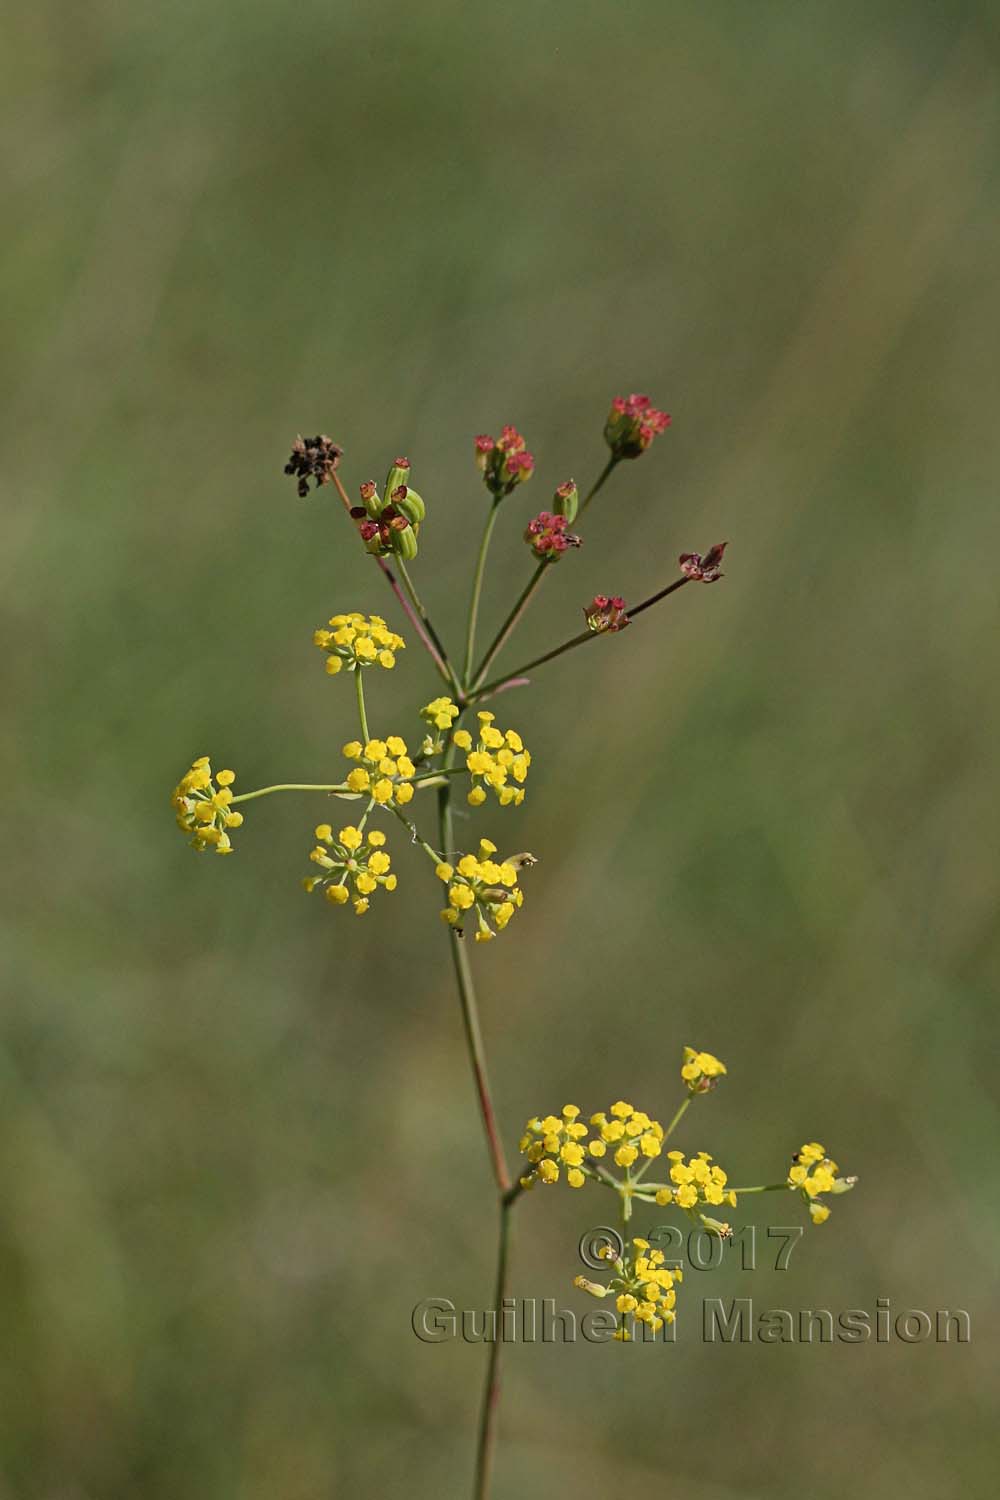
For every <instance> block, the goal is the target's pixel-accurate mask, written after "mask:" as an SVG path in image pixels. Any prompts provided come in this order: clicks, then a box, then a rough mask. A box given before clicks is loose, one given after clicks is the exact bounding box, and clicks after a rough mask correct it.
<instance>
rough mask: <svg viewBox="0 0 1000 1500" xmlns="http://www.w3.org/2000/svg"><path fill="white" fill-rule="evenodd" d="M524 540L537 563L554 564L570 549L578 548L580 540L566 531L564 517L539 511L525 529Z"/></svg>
mask: <svg viewBox="0 0 1000 1500" xmlns="http://www.w3.org/2000/svg"><path fill="white" fill-rule="evenodd" d="M524 540H525V541H526V542H527V543H528V545H529V546H530V548H531V550H532V552H533V553H534V554H535V556H536V557H537V558H538V560H539V562H556V561H557V560H558V559H559V558H560V557H562V555H563V553H564V552H566V551H567V550H568V549H569V548H570V547H579V546H580V538H579V537H578V536H574V535H573V533H572V532H571V531H567V530H566V517H565V516H554V515H552V513H551V512H550V511H547V510H543V511H539V513H538V515H537V516H535V518H534V520H533V521H529V522H528V525H527V527H526V529H525V533H524Z"/></svg>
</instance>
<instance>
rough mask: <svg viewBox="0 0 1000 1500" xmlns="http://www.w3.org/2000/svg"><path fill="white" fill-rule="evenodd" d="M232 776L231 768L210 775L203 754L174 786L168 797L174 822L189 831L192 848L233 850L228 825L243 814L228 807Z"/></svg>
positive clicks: (236, 825)
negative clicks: (175, 818)
mask: <svg viewBox="0 0 1000 1500" xmlns="http://www.w3.org/2000/svg"><path fill="white" fill-rule="evenodd" d="M235 780H236V773H235V772H234V771H219V772H218V774H217V775H216V776H214V777H213V775H212V764H211V761H210V760H209V758H208V756H207V755H202V756H199V758H198V759H197V760H196V761H195V763H194V765H193V766H192V767H191V769H190V771H188V772H187V773H186V775H184V776H182V777H181V779H180V781H179V782H178V784H177V786H175V787H174V790H173V794H172V796H171V798H170V801H171V805H172V806H173V809H174V811H175V813H176V814H177V826H178V828H182V829H183V830H184V832H185V833H189V834H190V835H191V839H190V842H191V846H192V848H194V849H197V850H199V851H201V850H203V849H214V850H215V852H216V854H231V853H232V849H233V846H232V843H231V841H230V838H229V829H230V828H239V826H240V824H241V823H242V822H243V814H242V813H240V812H235V811H234V810H233V809H232V808H231V807H230V803H231V802H232V800H233V792H232V786H233V782H234V781H235Z"/></svg>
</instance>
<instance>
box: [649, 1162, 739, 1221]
mask: <svg viewBox="0 0 1000 1500" xmlns="http://www.w3.org/2000/svg"><path fill="white" fill-rule="evenodd" d="M667 1157H668V1159H669V1160H670V1162H671V1163H672V1165H671V1167H670V1181H671V1182H672V1183H673V1184H674V1185H673V1187H672V1188H668V1187H664V1188H660V1189H658V1191H657V1194H656V1201H657V1203H659V1204H660V1206H661V1207H665V1206H666V1205H667V1204H668V1203H676V1204H677V1205H678V1207H679V1208H694V1207H695V1206H696V1205H697V1204H699V1203H711V1204H715V1205H718V1204H720V1203H728V1204H729V1206H730V1208H735V1207H736V1194H735V1193H734V1192H733V1191H732V1189H731V1188H727V1187H726V1183H727V1182H728V1180H729V1179H728V1177H727V1175H726V1173H725V1172H724V1171H723V1170H722V1168H721V1167H720V1166H717V1165H716V1164H715V1163H714V1162H713V1161H712V1158H711V1157H710V1156H709V1154H708V1152H707V1151H699V1152H698V1155H697V1156H692V1157H690V1158H689V1159H688V1160H687V1161H685V1160H684V1152H683V1151H668V1152H667Z"/></svg>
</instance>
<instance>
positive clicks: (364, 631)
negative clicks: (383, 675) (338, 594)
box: [313, 614, 406, 675]
mask: <svg viewBox="0 0 1000 1500" xmlns="http://www.w3.org/2000/svg"><path fill="white" fill-rule="evenodd" d="M328 624H329V627H330V628H329V630H316V631H314V632H313V644H314V645H315V646H319V647H320V648H321V649H322V650H323V651H326V652H327V653H328V655H327V658H326V670H327V671H328V672H329V673H330V674H331V675H334V674H335V673H337V672H340V671H341V670H342V669H343V668H344V667H346V668H347V670H348V671H349V672H354V671H356V670H357V669H358V668H359V667H374V666H379V667H385V668H386V670H390V669H391V668H392V667H394V666H395V665H396V656H395V653H396V652H397V651H403V650H404V649H405V647H406V642H405V641H404V640H403V637H402V636H401V635H397V634H396V632H395V631H394V630H390V629H389V627H388V626H387V625H386V623H385V621H384V620H383V618H382V616H381V615H359V614H349V615H332V616H331V617H330V620H329V621H328Z"/></svg>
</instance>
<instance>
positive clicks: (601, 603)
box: [583, 594, 630, 635]
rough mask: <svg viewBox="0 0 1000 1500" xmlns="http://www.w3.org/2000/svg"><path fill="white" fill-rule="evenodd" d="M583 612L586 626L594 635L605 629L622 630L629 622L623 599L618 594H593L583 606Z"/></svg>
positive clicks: (602, 632)
mask: <svg viewBox="0 0 1000 1500" xmlns="http://www.w3.org/2000/svg"><path fill="white" fill-rule="evenodd" d="M583 614H584V618H585V619H586V621H587V628H588V629H589V630H592V631H593V632H594V634H595V635H603V634H604V633H605V631H612V632H613V631H616V630H624V629H625V626H626V625H628V624H629V623H630V621H629V617H628V615H627V614H626V613H625V600H624V599H623V598H622V596H621V595H620V594H595V595H594V597H593V599H592V600H591V602H590V603H589V604H588V605H586V606H585V607H584V611H583Z"/></svg>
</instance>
